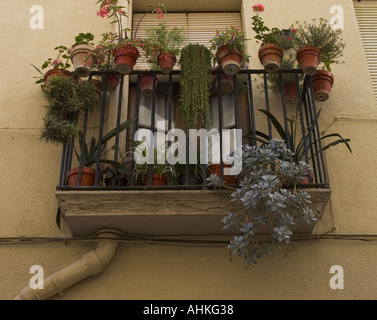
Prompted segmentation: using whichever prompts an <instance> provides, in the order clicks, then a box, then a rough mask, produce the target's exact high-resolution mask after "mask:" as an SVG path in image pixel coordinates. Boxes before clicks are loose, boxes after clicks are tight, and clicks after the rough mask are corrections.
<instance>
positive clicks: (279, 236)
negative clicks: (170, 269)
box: [208, 139, 317, 265]
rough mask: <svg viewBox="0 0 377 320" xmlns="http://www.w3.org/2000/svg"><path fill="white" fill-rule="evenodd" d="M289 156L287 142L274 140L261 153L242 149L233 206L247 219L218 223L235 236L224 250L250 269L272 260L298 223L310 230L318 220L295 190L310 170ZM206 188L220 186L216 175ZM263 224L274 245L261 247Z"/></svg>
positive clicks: (266, 243) (232, 218)
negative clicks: (264, 261) (307, 225)
mask: <svg viewBox="0 0 377 320" xmlns="http://www.w3.org/2000/svg"><path fill="white" fill-rule="evenodd" d="M293 155H294V154H293V153H292V151H290V150H289V149H288V148H287V146H286V144H285V142H284V141H283V140H278V139H272V140H271V141H270V142H269V143H268V144H265V145H262V146H260V147H255V146H249V145H245V146H242V163H243V167H242V171H241V173H240V175H239V181H240V183H239V187H238V188H237V189H236V191H235V192H234V193H233V194H232V200H231V201H234V202H237V203H238V204H240V205H241V206H243V208H244V209H245V214H244V215H242V214H239V213H229V214H228V215H227V216H226V217H224V219H222V222H223V223H224V225H225V226H224V229H230V230H233V231H235V232H234V233H235V234H237V235H236V236H234V238H233V239H232V240H231V241H230V243H229V245H228V249H230V250H231V252H232V254H233V255H235V254H238V255H239V256H241V257H243V258H244V260H245V262H246V263H247V264H248V265H250V264H252V263H255V264H256V263H257V259H259V258H262V257H265V256H267V255H273V254H274V247H275V245H278V246H281V245H283V244H289V243H290V239H291V235H292V231H291V227H292V225H294V224H295V223H296V222H297V221H302V222H304V223H307V224H311V223H312V222H313V221H316V220H317V218H316V215H315V213H314V212H313V211H312V210H311V209H310V208H309V206H308V205H309V204H310V203H311V201H310V199H311V197H310V195H309V194H308V193H307V192H305V191H303V190H298V189H297V188H296V184H297V182H299V180H300V178H303V177H304V176H305V175H307V174H308V173H309V171H310V170H311V168H310V165H309V164H307V163H305V162H302V161H301V162H298V163H296V162H295V161H294V160H293ZM208 182H209V184H210V185H212V186H215V187H223V186H224V182H223V181H222V180H221V179H219V178H218V177H217V176H216V175H212V176H211V177H209V178H208ZM288 187H290V188H289V190H288ZM295 221H296V222H295ZM267 224H268V226H271V235H272V241H260V240H258V232H259V230H260V227H261V226H264V225H267ZM259 234H260V233H259Z"/></svg>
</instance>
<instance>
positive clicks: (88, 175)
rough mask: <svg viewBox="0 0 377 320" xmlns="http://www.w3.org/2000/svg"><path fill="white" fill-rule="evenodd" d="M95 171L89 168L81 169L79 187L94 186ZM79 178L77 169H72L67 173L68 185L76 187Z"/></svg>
mask: <svg viewBox="0 0 377 320" xmlns="http://www.w3.org/2000/svg"><path fill="white" fill-rule="evenodd" d="M95 176H96V170H94V169H92V168H89V167H82V173H81V181H80V186H94V180H95ZM78 177H79V167H76V168H73V169H71V170H69V171H68V172H67V180H68V185H69V186H70V187H74V186H77V180H78Z"/></svg>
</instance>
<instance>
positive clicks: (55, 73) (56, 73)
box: [44, 69, 71, 85]
mask: <svg viewBox="0 0 377 320" xmlns="http://www.w3.org/2000/svg"><path fill="white" fill-rule="evenodd" d="M52 77H66V78H70V77H71V72H69V71H67V70H64V69H51V70H49V71H47V72H46V73H45V75H44V82H45V85H48V84H49V83H50V79H51V78H52Z"/></svg>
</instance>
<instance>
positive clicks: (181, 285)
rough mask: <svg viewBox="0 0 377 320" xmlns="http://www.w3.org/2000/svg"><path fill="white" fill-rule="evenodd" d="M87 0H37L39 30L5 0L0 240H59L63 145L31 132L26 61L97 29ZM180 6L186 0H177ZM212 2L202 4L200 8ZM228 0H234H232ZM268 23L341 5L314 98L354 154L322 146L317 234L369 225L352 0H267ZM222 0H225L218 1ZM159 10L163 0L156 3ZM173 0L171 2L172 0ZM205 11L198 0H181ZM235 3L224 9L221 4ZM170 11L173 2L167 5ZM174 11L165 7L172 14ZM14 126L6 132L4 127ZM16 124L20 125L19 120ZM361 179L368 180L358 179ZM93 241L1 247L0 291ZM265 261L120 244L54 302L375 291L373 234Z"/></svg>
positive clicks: (35, 121)
mask: <svg viewBox="0 0 377 320" xmlns="http://www.w3.org/2000/svg"><path fill="white" fill-rule="evenodd" d="M95 2H96V1H94V0H93V1H85V2H84V1H73V0H67V1H61V2H57V1H52V0H43V1H42V0H41V1H37V2H36V4H38V5H40V6H42V7H43V8H44V11H45V21H44V29H43V30H32V29H30V27H29V20H30V18H31V16H32V14H30V13H29V9H30V7H31V5H30V2H27V1H15V2H14V3H12V6H11V7H9V6H8V5H6V4H5V2H4V1H3V2H1V4H0V9H1V11H2V12H6V13H7V14H6V15H4V16H3V18H2V21H1V26H2V30H6V32H4V31H3V32H2V33H1V35H0V37H1V43H2V53H1V55H2V59H1V60H0V72H1V82H0V90H1V93H2V94H1V97H2V99H0V128H1V129H0V133H1V134H0V145H1V152H0V169H1V170H0V190H1V195H0V237H17V236H32V237H33V236H34V237H42V236H43V237H60V236H64V235H67V233H65V232H64V233H62V232H60V231H59V229H58V228H57V227H56V225H55V214H56V208H57V201H56V198H55V187H56V185H57V182H58V174H59V167H60V156H61V147H60V146H54V145H50V144H46V143H44V142H41V141H39V140H38V137H37V135H38V128H40V127H41V124H42V118H43V114H44V108H43V105H44V100H43V97H42V94H41V90H40V89H39V87H38V86H37V85H35V84H34V79H33V76H35V75H36V73H35V71H34V69H33V68H32V67H31V66H30V63H34V64H36V65H38V66H39V65H41V64H42V63H43V61H44V60H45V59H46V58H48V57H50V56H52V54H53V48H54V47H55V46H57V45H60V44H67V45H68V46H69V45H70V44H71V43H73V38H74V36H75V35H76V34H78V33H79V32H92V33H94V34H96V35H99V34H100V33H102V32H105V31H108V30H109V25H108V21H106V20H102V19H100V18H98V17H97V16H96V10H97V6H96V5H95ZM181 2H182V3H183V4H182V6H188V4H187V3H188V2H187V1H181ZM215 3H216V2H215V1H209V2H206V4H207V5H208V8H210V7H211V5H214V4H215ZM234 3H236V2H234ZM262 3H263V4H264V5H265V8H266V12H264V13H263V17H264V18H265V21H266V23H268V24H269V23H271V24H275V23H276V26H277V27H284V26H286V25H289V24H291V23H292V22H294V21H296V20H299V21H304V20H308V19H312V18H317V17H324V18H327V19H329V18H330V17H331V14H330V7H331V6H332V5H341V6H342V7H343V8H344V14H345V17H344V23H345V25H344V26H345V28H344V39H345V41H346V44H347V47H346V50H345V52H344V59H345V64H343V65H341V66H334V67H333V72H334V75H335V84H334V88H333V92H332V95H331V97H330V99H329V100H328V101H327V102H325V103H321V106H322V109H323V110H322V115H321V117H322V119H321V128H322V130H325V132H326V133H330V132H339V133H341V134H342V135H343V136H344V137H348V138H350V139H351V140H352V141H351V145H352V148H353V151H354V153H353V154H352V155H350V154H349V153H348V151H347V150H345V148H344V147H343V146H340V147H336V148H334V149H332V150H329V151H328V152H327V154H326V160H327V167H328V173H329V180H330V185H331V190H332V196H331V203H330V204H329V205H328V207H327V210H326V213H325V216H324V218H323V220H322V221H321V222H320V223H319V225H318V226H317V229H318V231H319V232H326V231H329V230H330V229H331V228H332V227H333V226H335V227H336V230H335V231H336V232H338V233H375V234H377V223H376V220H375V211H376V210H375V207H376V205H375V203H376V200H375V194H376V192H375V190H376V188H377V184H376V182H375V180H376V179H374V178H375V177H376V176H377V175H376V173H375V171H374V168H375V163H376V162H377V151H375V141H374V136H375V135H376V132H377V121H376V119H377V112H376V103H375V101H374V98H373V94H372V90H371V85H370V80H369V78H368V77H369V75H368V71H367V66H366V61H365V58H364V54H363V51H362V46H361V40H360V37H359V33H358V28H357V23H356V19H355V16H354V11H353V3H352V1H351V0H337V1H336V2H335V1H334V2H333V1H328V0H315V1H313V0H305V1H303V0H290V1H289V6H287V5H286V2H284V4H283V2H282V1H276V0H265V1H263V2H262ZM226 4H227V5H229V6H230V7H231V6H232V5H231V4H230V3H229V2H226ZM253 4H255V3H254V2H253V1H249V0H244V1H243V3H242V5H241V7H240V8H239V10H242V14H243V16H244V18H245V21H244V24H245V26H246V31H247V33H248V35H249V38H251V39H252V31H251V25H250V24H251V16H252V10H251V6H252V5H253ZM166 5H167V8H168V10H169V6H168V5H169V4H168V3H167V2H166ZM172 5H175V6H177V1H175V2H174V4H172ZM196 6H198V9H201V10H203V9H204V8H202V7H201V6H202V4H200V2H199V1H195V2H194V1H190V6H189V8H190V9H192V10H195V8H196ZM231 9H233V8H231ZM174 10H176V8H174ZM174 10H172V11H174ZM256 49H257V47H256V45H255V43H254V41H253V40H251V41H250V42H249V54H251V55H252V56H253V58H252V60H251V67H252V68H260V65H259V62H258V61H257V60H256V56H257V54H256ZM5 128H12V129H5ZM20 128H25V129H20ZM367 178H369V179H367ZM93 248H95V244H94V243H79V242H69V243H63V242H62V243H49V244H48V243H45V244H34V245H31V244H30V245H12V246H11V245H0V261H1V263H0V288H1V290H0V299H12V298H13V297H14V296H15V295H16V294H17V293H18V292H19V291H20V290H21V289H22V288H23V287H24V286H27V285H28V283H29V279H30V278H31V274H29V269H30V267H31V266H32V265H35V264H37V265H41V266H43V268H44V270H45V275H46V276H48V275H49V274H52V273H54V272H56V271H58V270H59V269H61V268H62V267H64V266H66V265H68V264H70V263H72V262H74V261H76V260H77V259H79V258H80V257H81V256H82V255H83V254H85V253H86V252H87V251H89V250H92V249H93ZM289 251H292V252H287V249H285V248H283V249H282V250H280V251H278V252H277V253H276V255H275V256H274V257H272V258H269V259H268V260H262V261H260V263H259V264H258V265H257V266H255V267H253V268H251V269H246V270H245V269H244V268H243V264H242V261H239V260H238V259H237V258H236V257H235V258H234V262H233V263H231V262H230V261H229V260H228V257H229V256H228V251H227V249H226V248H225V247H203V246H183V245H177V244H175V245H172V244H171V245H169V244H166V245H157V244H132V243H128V244H121V245H120V247H119V248H118V250H117V252H116V254H115V256H114V258H113V260H112V261H111V262H110V264H109V265H108V266H107V268H106V270H105V271H104V272H103V273H102V274H100V275H99V276H96V277H93V278H91V279H87V280H85V281H83V282H82V283H80V284H78V285H76V286H74V287H72V288H70V289H67V290H66V292H65V295H64V296H63V297H61V298H60V297H58V296H57V297H55V299H376V298H377V293H376V292H377V281H376V279H377V271H376V270H377V259H376V255H377V254H376V249H375V242H373V241H372V242H362V241H350V240H319V241H317V240H307V241H300V242H294V243H293V245H292V246H291V247H290V248H289ZM332 265H341V266H342V267H343V268H344V277H345V282H344V285H345V289H344V290H337V291H334V290H332V289H330V287H329V280H330V278H331V276H332V275H331V274H329V269H330V267H331V266H332Z"/></svg>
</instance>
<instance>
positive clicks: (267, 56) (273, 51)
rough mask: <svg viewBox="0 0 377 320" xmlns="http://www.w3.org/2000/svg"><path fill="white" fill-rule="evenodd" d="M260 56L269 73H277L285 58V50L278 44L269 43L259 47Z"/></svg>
mask: <svg viewBox="0 0 377 320" xmlns="http://www.w3.org/2000/svg"><path fill="white" fill-rule="evenodd" d="M258 56H259V60H260V63H261V64H262V65H263V67H264V69H265V70H266V72H267V73H276V72H278V70H279V67H280V63H281V60H282V59H283V50H282V49H281V47H280V46H279V45H277V44H274V43H268V44H265V45H263V46H262V47H261V48H260V49H259V51H258Z"/></svg>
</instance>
